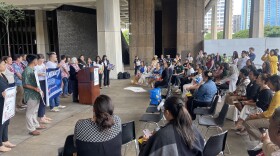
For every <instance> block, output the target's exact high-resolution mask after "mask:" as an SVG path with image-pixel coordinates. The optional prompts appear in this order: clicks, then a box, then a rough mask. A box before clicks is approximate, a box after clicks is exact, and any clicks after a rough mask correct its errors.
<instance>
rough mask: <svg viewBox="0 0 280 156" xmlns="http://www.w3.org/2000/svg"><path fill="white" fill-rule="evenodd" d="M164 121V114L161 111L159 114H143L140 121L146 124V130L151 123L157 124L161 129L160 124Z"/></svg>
mask: <svg viewBox="0 0 280 156" xmlns="http://www.w3.org/2000/svg"><path fill="white" fill-rule="evenodd" d="M162 119H163V112H162V111H161V109H160V111H159V113H154V114H143V115H142V117H141V118H140V120H139V121H142V122H145V123H146V124H145V127H144V129H146V128H147V125H150V124H151V123H153V124H155V125H156V126H157V127H158V128H159V124H158V123H159V122H160V121H161V120H162Z"/></svg>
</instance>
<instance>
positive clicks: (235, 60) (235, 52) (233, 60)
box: [232, 51, 238, 66]
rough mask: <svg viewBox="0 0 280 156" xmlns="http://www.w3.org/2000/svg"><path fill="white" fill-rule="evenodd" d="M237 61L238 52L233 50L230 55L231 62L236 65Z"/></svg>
mask: <svg viewBox="0 0 280 156" xmlns="http://www.w3.org/2000/svg"><path fill="white" fill-rule="evenodd" d="M237 62H238V52H237V51H234V52H233V55H232V64H235V65H236V66H237Z"/></svg>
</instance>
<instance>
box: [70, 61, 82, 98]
mask: <svg viewBox="0 0 280 156" xmlns="http://www.w3.org/2000/svg"><path fill="white" fill-rule="evenodd" d="M79 70H80V67H79V65H78V60H77V58H76V57H73V58H72V59H71V64H70V72H69V74H70V77H69V80H71V83H72V90H73V94H72V98H73V102H79V98H78V96H79V90H78V78H77V74H78V71H79Z"/></svg>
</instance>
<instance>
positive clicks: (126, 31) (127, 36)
mask: <svg viewBox="0 0 280 156" xmlns="http://www.w3.org/2000/svg"><path fill="white" fill-rule="evenodd" d="M122 33H123V36H124V38H125V40H126V42H127V44H128V45H129V31H128V29H126V30H124V31H123V32H122Z"/></svg>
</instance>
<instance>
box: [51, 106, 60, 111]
mask: <svg viewBox="0 0 280 156" xmlns="http://www.w3.org/2000/svg"><path fill="white" fill-rule="evenodd" d="M50 111H51V112H59V108H58V107H54V108H53V109H51V110H50Z"/></svg>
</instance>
